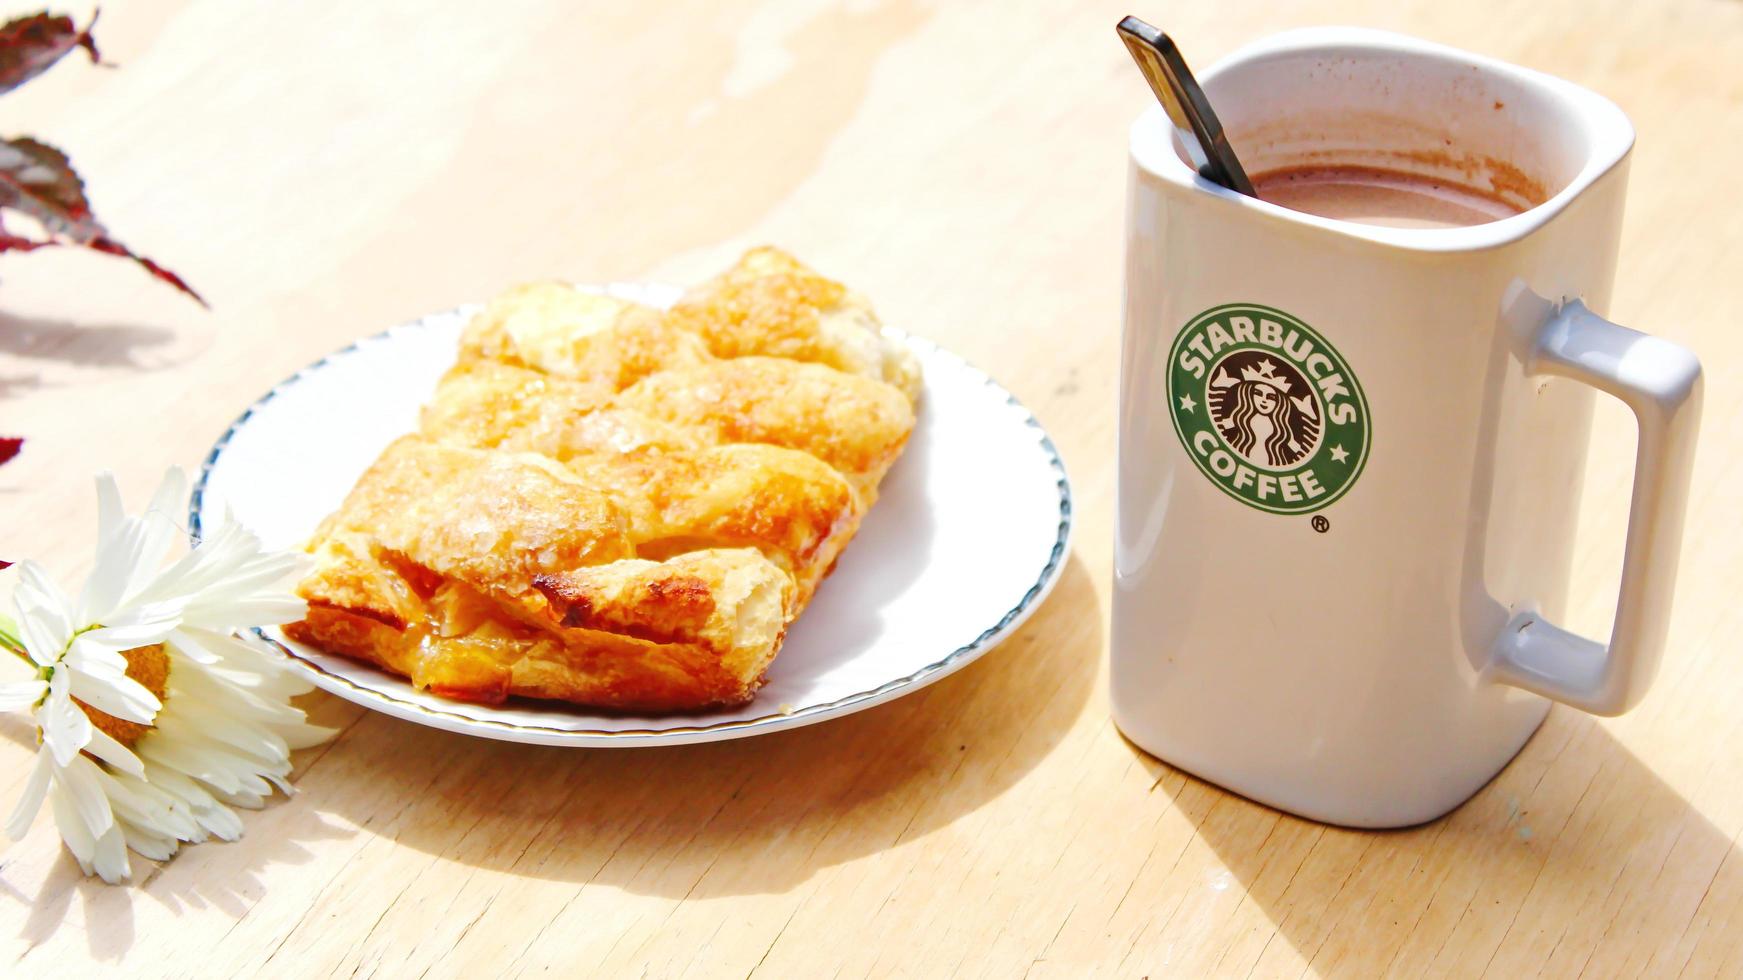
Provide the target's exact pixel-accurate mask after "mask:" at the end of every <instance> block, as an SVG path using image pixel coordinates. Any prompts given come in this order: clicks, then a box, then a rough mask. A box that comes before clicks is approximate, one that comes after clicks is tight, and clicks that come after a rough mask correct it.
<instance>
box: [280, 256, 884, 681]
mask: <svg viewBox="0 0 1743 980" xmlns="http://www.w3.org/2000/svg"><path fill="white" fill-rule="evenodd" d="M765 280H766V281H765ZM855 303H858V301H857V300H853V299H852V298H851V297H850V295H849V294H847V293H846V291H845V290H844V289H843V288H842V287H840V286H839V285H837V284H835V283H831V282H829V280H826V279H823V278H822V277H821V276H818V275H816V274H815V273H813V272H811V271H810V270H808V269H805V268H804V267H803V266H802V265H799V264H798V263H797V262H796V261H795V260H792V259H791V258H790V257H788V256H785V255H784V253H779V252H775V251H773V250H757V251H754V252H752V253H750V254H749V255H747V256H746V258H745V259H744V260H742V261H741V262H740V263H739V265H738V266H736V267H735V268H734V269H733V270H732V271H730V272H729V273H727V274H726V275H725V276H722V277H721V278H719V279H717V280H715V281H714V282H713V283H711V284H709V285H708V286H707V287H704V288H703V289H702V290H699V291H698V292H697V293H695V294H692V296H691V297H689V298H687V299H686V301H685V303H684V304H681V306H680V308H678V309H675V310H674V311H673V312H672V313H671V314H670V315H666V316H662V315H661V314H659V313H658V312H656V311H653V310H649V309H646V308H643V307H638V306H635V305H634V304H629V303H624V302H622V301H618V300H613V299H608V298H605V297H599V296H595V295H593V294H589V293H585V292H582V291H579V290H575V289H573V288H571V287H567V286H562V285H559V284H550V283H541V284H534V285H530V286H522V287H517V288H516V289H513V290H510V291H509V292H508V293H505V294H504V295H503V296H502V297H499V298H498V299H497V300H496V301H495V302H493V303H491V304H490V305H489V306H488V307H487V308H486V309H485V310H484V311H483V312H481V313H480V314H479V315H478V316H477V317H476V318H475V319H474V321H473V322H472V323H471V324H470V325H469V326H468V327H467V329H466V330H465V332H464V334H463V335H462V338H461V343H460V352H459V356H458V359H457V363H456V365H455V367H454V369H453V370H452V371H450V372H449V374H448V376H447V377H445V378H444V379H443V380H442V382H441V384H440V385H439V386H438V389H437V392H436V395H435V397H434V398H433V399H432V401H431V403H430V404H429V405H428V406H427V407H426V408H425V410H424V413H423V417H422V424H421V431H420V433H419V434H416V435H411V436H406V437H404V438H402V439H400V440H398V441H396V442H395V443H394V444H392V445H391V446H389V447H388V448H387V449H386V450H384V451H383V452H382V455H381V457H380V458H379V459H377V461H376V462H375V464H374V465H372V466H371V467H370V468H369V470H368V471H367V472H365V473H364V475H363V476H362V477H361V478H360V479H359V480H358V482H357V485H356V486H355V487H354V488H353V489H352V491H351V493H350V495H349V496H348V497H347V498H346V500H345V502H344V504H343V505H342V506H341V508H340V509H339V511H338V512H336V513H335V514H333V515H332V516H331V517H329V518H328V519H327V520H326V521H325V522H324V523H323V524H322V526H321V528H320V529H319V530H318V531H317V533H316V535H315V537H314V538H313V539H312V540H311V542H310V544H309V546H308V547H309V551H310V552H311V553H312V554H313V555H314V556H315V559H316V565H315V569H314V571H313V572H312V573H311V574H310V575H309V577H308V578H307V579H305V580H304V582H303V583H302V585H301V586H300V591H301V593H302V595H303V596H304V597H305V598H306V599H307V600H308V601H309V606H310V609H309V614H308V616H307V618H305V619H304V620H302V621H301V622H298V623H294V624H291V625H290V626H288V627H287V628H286V632H287V633H288V634H289V635H290V636H291V637H292V638H293V639H297V640H299V641H301V642H306V643H310V644H313V645H316V646H320V647H323V648H325V649H328V650H331V651H333V652H337V653H341V654H344V655H347V656H351V657H354V658H357V659H361V660H365V661H368V662H371V663H375V664H377V665H379V666H381V667H383V668H385V669H387V670H390V671H394V672H396V673H400V674H403V675H405V676H406V677H408V678H410V679H411V680H412V682H413V683H414V684H416V685H417V686H419V687H421V688H425V689H428V690H431V691H434V692H436V693H438V694H442V695H445V696H449V697H455V698H462V699H466V700H473V701H483V702H490V703H497V702H500V701H502V700H503V699H505V698H507V697H509V696H511V695H519V696H527V697H536V698H549V699H557V700H564V701H571V702H575V703H578V704H585V705H591V706H598V707H607V708H616V709H624V710H637V711H680V710H690V709H698V708H704V707H709V706H714V705H732V704H739V703H743V702H744V701H747V700H749V699H750V698H751V697H752V696H754V693H755V691H756V688H757V687H758V686H759V685H760V684H761V681H762V677H763V673H764V671H765V670H766V669H767V667H768V665H769V663H770V662H771V661H772V660H773V658H774V656H775V654H776V652H777V651H778V650H779V647H780V643H781V641H782V639H783V638H784V636H785V632H786V627H787V625H788V623H790V622H791V621H792V619H793V618H794V617H796V616H797V615H798V614H799V611H800V610H801V609H802V608H803V607H804V605H805V603H806V602H807V601H809V599H810V597H811V594H812V592H813V591H814V590H815V588H816V587H817V584H818V583H819V582H820V581H821V579H822V578H823V577H824V576H825V575H826V574H827V573H828V571H829V570H830V569H831V568H832V567H833V566H834V563H835V560H836V558H837V557H838V556H839V555H840V553H841V551H842V549H843V548H845V547H846V545H847V543H848V541H849V540H850V539H851V538H852V537H853V534H854V532H855V531H856V530H857V528H858V526H859V523H860V520H861V519H862V518H863V516H864V514H865V511H866V508H868V507H869V506H870V505H871V502H872V500H873V499H874V498H875V496H876V489H877V484H878V481H879V480H880V479H881V478H882V477H883V474H884V472H885V471H886V470H887V469H888V468H889V466H890V464H891V463H893V462H894V461H895V459H896V457H897V455H899V454H900V452H901V450H902V447H903V445H904V444H905V443H906V441H907V438H908V434H909V432H910V431H911V430H912V428H913V424H914V408H913V406H914V398H915V397H916V396H917V393H918V378H919V375H918V370H917V368H916V367H915V365H914V363H913V360H912V358H911V356H909V355H907V354H906V352H905V351H900V350H896V351H895V352H894V353H891V352H890V351H888V350H885V349H884V348H883V347H882V346H880V345H881V344H882V341H881V338H880V337H879V335H878V331H877V328H876V326H875V324H876V321H875V318H872V317H871V314H870V311H869V308H865V309H864V321H865V322H861V321H860V320H852V321H851V322H850V321H848V320H842V319H841V318H840V316H841V311H843V310H845V309H848V308H850V307H853V306H854V304H855ZM859 305H860V306H863V304H862V303H861V304H859ZM831 317H834V318H835V320H834V321H832V320H830V318H831ZM832 322H833V323H834V325H833V326H831V325H830V324H831V323H832ZM866 322H869V324H870V326H867V325H866ZM850 329H851V331H852V332H849V331H850ZM886 378H893V379H894V381H893V382H892V381H890V380H886Z"/></svg>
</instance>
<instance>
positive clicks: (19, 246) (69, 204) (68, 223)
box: [0, 136, 209, 308]
mask: <svg viewBox="0 0 1743 980" xmlns="http://www.w3.org/2000/svg"><path fill="white" fill-rule="evenodd" d="M0 208H12V209H13V210H15V211H18V212H21V213H23V214H26V215H29V216H30V217H32V218H34V219H36V220H37V221H38V222H41V224H42V227H43V230H44V231H45V232H46V233H47V238H45V239H43V240H41V241H38V240H35V239H29V238H24V237H21V236H18V235H14V234H12V233H10V232H7V231H6V230H5V229H4V228H0V252H7V251H20V252H27V251H30V250H31V249H35V248H41V247H43V246H44V245H81V246H83V247H85V248H89V249H92V250H94V251H98V252H102V253H104V254H105V255H118V256H121V257H122V258H127V259H132V260H133V261H135V262H137V263H139V264H140V266H142V267H143V268H144V269H145V271H147V272H149V273H151V274H152V275H153V276H155V277H157V278H158V279H160V280H162V281H164V282H167V283H169V284H170V285H171V286H174V287H175V288H177V289H179V290H181V291H182V292H184V293H186V294H188V295H189V296H192V297H193V298H194V300H195V301H196V302H198V303H199V304H200V305H201V306H207V307H208V308H209V304H207V303H206V301H205V299H204V298H203V297H201V296H200V294H199V293H197V292H194V290H193V287H191V286H189V285H188V284H187V282H186V281H185V280H183V279H182V277H181V276H178V275H176V274H175V273H173V272H171V271H169V270H168V269H165V268H164V267H163V266H161V265H158V264H157V263H156V262H153V261H151V260H150V259H148V258H146V257H144V256H142V255H136V254H134V252H133V251H132V250H131V249H129V248H128V247H127V246H125V245H123V244H121V243H120V242H118V241H116V240H115V239H114V238H112V237H110V235H109V230H108V229H107V228H104V227H103V223H102V222H100V221H98V220H97V216H96V215H94V214H92V213H91V202H90V201H89V200H87V199H86V198H85V184H84V181H82V180H80V179H79V175H78V173H77V172H76V171H74V170H73V164H72V161H71V160H68V159H67V155H66V154H65V153H62V152H61V151H59V150H57V149H55V148H54V147H52V146H49V145H48V144H47V143H43V142H41V141H39V140H34V139H31V138H30V137H28V136H25V137H19V138H17V139H9V140H0Z"/></svg>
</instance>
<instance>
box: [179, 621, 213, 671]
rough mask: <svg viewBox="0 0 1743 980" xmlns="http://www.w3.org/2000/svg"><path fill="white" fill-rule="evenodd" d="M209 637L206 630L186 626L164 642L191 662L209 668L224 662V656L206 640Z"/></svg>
mask: <svg viewBox="0 0 1743 980" xmlns="http://www.w3.org/2000/svg"><path fill="white" fill-rule="evenodd" d="M209 635H211V634H208V633H207V632H206V631H205V630H200V629H190V628H188V627H186V626H182V627H178V628H177V629H176V631H175V632H174V633H171V634H170V635H169V636H168V637H166V638H165V639H164V642H165V643H167V644H169V645H170V646H171V647H172V648H174V649H175V651H176V652H177V653H180V654H181V655H182V656H184V657H187V658H188V659H189V660H192V661H194V662H195V663H197V664H200V665H201V666H203V667H209V666H211V665H213V664H217V663H222V662H223V661H224V658H223V656H222V655H221V654H219V653H218V652H217V651H215V650H213V649H212V648H211V645H210V644H209V643H208V641H207V640H206V637H207V636H209Z"/></svg>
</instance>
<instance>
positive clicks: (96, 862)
mask: <svg viewBox="0 0 1743 980" xmlns="http://www.w3.org/2000/svg"><path fill="white" fill-rule="evenodd" d="M91 864H92V866H93V867H95V868H96V871H97V876H98V877H99V878H102V879H103V880H104V881H106V882H108V883H109V884H111V885H119V884H121V883H122V882H123V881H126V880H127V878H128V876H129V875H131V874H132V873H133V866H132V864H131V862H129V861H128V860H127V838H126V836H125V835H123V834H122V832H121V825H120V824H116V825H115V826H112V827H110V828H109V829H108V830H107V831H105V832H104V833H103V836H101V837H99V838H97V853H96V855H95V856H93V857H92V859H91Z"/></svg>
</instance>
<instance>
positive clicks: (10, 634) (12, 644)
mask: <svg viewBox="0 0 1743 980" xmlns="http://www.w3.org/2000/svg"><path fill="white" fill-rule="evenodd" d="M0 647H5V648H6V649H8V650H10V651H12V652H13V653H16V654H18V655H19V656H20V657H23V658H24V659H26V660H29V659H30V654H29V652H28V651H26V650H25V649H24V641H23V640H21V639H19V638H18V624H17V623H15V622H13V621H12V617H10V616H8V615H6V614H5V613H0Z"/></svg>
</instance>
